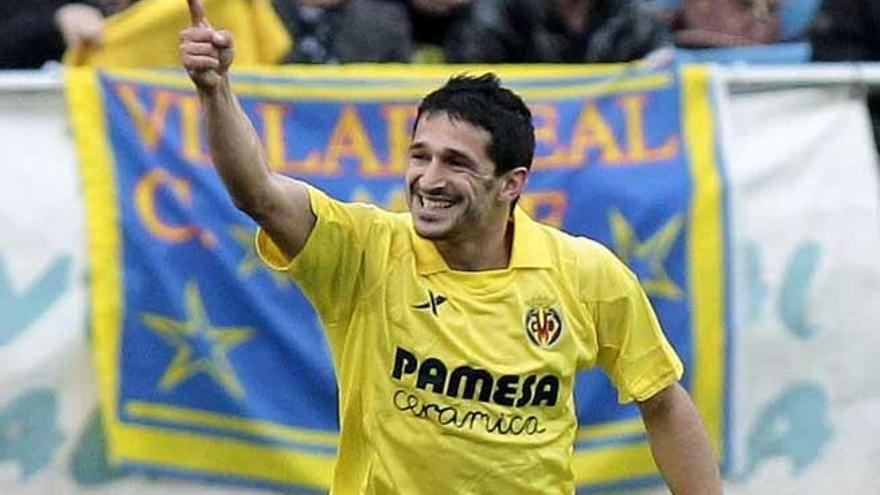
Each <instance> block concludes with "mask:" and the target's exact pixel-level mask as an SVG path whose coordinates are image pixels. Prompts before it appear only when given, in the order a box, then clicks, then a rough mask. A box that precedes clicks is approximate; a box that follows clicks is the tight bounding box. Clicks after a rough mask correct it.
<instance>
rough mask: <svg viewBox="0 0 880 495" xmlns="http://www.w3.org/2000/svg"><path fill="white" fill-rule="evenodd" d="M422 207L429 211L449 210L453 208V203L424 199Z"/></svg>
mask: <svg viewBox="0 0 880 495" xmlns="http://www.w3.org/2000/svg"><path fill="white" fill-rule="evenodd" d="M422 206H424V207H425V208H427V209H429V210H435V209H442V208H449V207H450V206H452V203H451V202H448V201H435V200H433V199H427V198H422Z"/></svg>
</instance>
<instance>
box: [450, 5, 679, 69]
mask: <svg viewBox="0 0 880 495" xmlns="http://www.w3.org/2000/svg"><path fill="white" fill-rule="evenodd" d="M449 36H450V40H449V42H448V43H449V44H450V48H449V50H448V56H447V61H449V62H474V63H479V62H486V63H538V62H567V63H602V62H629V61H632V60H637V59H640V58H644V57H645V56H646V55H648V54H649V53H651V52H653V51H655V50H657V49H659V48H662V47H664V46H667V45H669V44H670V43H671V39H670V36H669V32H668V30H667V28H666V24H665V23H664V21H663V19H661V18H660V17H659V16H657V15H655V14H654V13H652V12H650V11H648V10H646V9H644V8H642V7H641V6H640V4H639V2H637V1H634V0H474V2H473V5H472V6H471V9H470V13H469V15H468V19H467V21H466V22H462V23H457V24H456V25H454V26H453V32H451V33H450V34H449Z"/></svg>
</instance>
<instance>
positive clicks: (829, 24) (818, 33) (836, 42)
mask: <svg viewBox="0 0 880 495" xmlns="http://www.w3.org/2000/svg"><path fill="white" fill-rule="evenodd" d="M809 37H810V44H811V45H812V48H813V60H815V61H820V62H833V61H860V60H861V61H880V1H878V0H823V1H822V4H821V6H820V7H819V12H818V13H817V14H816V17H815V19H814V21H813V25H812V27H811V28H810V31H809ZM868 108H869V109H870V111H871V120H872V121H873V127H874V140H875V142H876V143H877V144H878V146H880V93H878V92H874V93H873V94H871V95H869V96H868Z"/></svg>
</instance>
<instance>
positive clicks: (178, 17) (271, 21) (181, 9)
mask: <svg viewBox="0 0 880 495" xmlns="http://www.w3.org/2000/svg"><path fill="white" fill-rule="evenodd" d="M203 2H204V7H205V13H206V17H207V19H208V20H209V21H210V22H211V25H212V26H213V27H214V28H215V29H226V30H228V31H230V32H231V33H232V34H233V36H234V38H235V63H236V65H248V64H269V63H276V62H279V61H280V60H281V59H282V58H283V57H284V55H285V54H286V53H287V52H288V51H289V50H290V48H291V46H292V41H291V39H290V36H289V35H288V33H287V30H286V29H285V27H284V24H283V23H282V22H281V19H280V18H279V17H278V15H277V14H276V13H275V11H274V9H273V8H272V5H271V2H270V0H203ZM189 22H190V20H189V12H188V10H187V4H186V2H185V1H184V0H142V1H141V2H138V3H136V4H134V5H132V6H131V7H130V8H128V9H126V10H124V11H122V12H121V13H119V14H117V15H115V16H112V17H110V18H108V19H107V29H106V33H105V44H104V47H103V48H101V49H97V50H87V49H84V48H82V47H74V48H71V49H69V50H68V51H67V53H65V54H64V62H65V63H66V64H68V65H92V66H98V67H179V66H180V55H179V48H178V46H179V44H180V37H179V35H180V32H181V31H182V30H183V29H185V28H186V27H187V26H188V25H189Z"/></svg>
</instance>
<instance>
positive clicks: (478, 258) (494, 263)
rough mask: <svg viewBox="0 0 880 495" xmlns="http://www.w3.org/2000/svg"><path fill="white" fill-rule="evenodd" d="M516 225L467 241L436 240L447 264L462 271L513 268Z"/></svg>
mask: <svg viewBox="0 0 880 495" xmlns="http://www.w3.org/2000/svg"><path fill="white" fill-rule="evenodd" d="M513 228H514V227H513V222H511V221H506V222H505V227H504V228H497V229H492V230H491V231H490V232H487V233H485V234H483V235H477V236H470V237H469V238H467V239H455V240H448V241H434V245H435V246H436V247H437V251H439V252H440V256H442V257H443V261H445V262H446V265H447V266H449V268H451V269H453V270H459V271H468V272H476V271H485V270H501V269H504V268H507V267H508V266H509V265H510V253H511V251H512V249H513Z"/></svg>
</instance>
